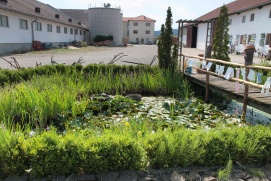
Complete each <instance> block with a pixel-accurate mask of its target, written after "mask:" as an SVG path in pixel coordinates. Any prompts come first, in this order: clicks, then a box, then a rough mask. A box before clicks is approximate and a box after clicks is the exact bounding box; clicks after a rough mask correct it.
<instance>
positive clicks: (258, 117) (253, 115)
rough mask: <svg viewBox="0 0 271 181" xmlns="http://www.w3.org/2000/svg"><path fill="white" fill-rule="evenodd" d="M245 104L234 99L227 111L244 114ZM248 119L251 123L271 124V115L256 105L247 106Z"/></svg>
mask: <svg viewBox="0 0 271 181" xmlns="http://www.w3.org/2000/svg"><path fill="white" fill-rule="evenodd" d="M242 110H243V105H242V103H240V102H237V101H235V100H232V101H231V102H230V103H229V104H228V105H227V109H226V110H225V112H228V113H229V114H237V115H239V116H241V115H242ZM246 121H247V122H249V123H251V124H264V125H269V124H271V115H270V114H267V113H265V112H263V111H261V110H258V109H256V108H254V107H251V106H248V107H247V114H246Z"/></svg>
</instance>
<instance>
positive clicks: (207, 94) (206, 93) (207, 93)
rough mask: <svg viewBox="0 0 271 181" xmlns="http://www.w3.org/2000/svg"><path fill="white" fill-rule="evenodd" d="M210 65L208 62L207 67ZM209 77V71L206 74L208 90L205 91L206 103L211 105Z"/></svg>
mask: <svg viewBox="0 0 271 181" xmlns="http://www.w3.org/2000/svg"><path fill="white" fill-rule="evenodd" d="M207 64H208V62H207V61H206V65H207ZM209 77H210V74H209V73H208V71H207V72H206V90H205V102H206V103H209Z"/></svg>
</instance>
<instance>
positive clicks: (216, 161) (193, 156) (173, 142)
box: [0, 124, 271, 178]
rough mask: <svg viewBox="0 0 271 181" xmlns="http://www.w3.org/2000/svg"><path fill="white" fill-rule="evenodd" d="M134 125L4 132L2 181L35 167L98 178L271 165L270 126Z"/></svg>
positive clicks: (37, 173)
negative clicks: (191, 168) (97, 129)
mask: <svg viewBox="0 0 271 181" xmlns="http://www.w3.org/2000/svg"><path fill="white" fill-rule="evenodd" d="M139 130H142V129H140V125H139V124H138V125H136V124H132V125H128V128H127V127H125V126H124V127H118V128H115V129H111V130H104V131H103V133H98V134H97V133H96V132H95V131H94V130H92V131H89V133H86V132H84V133H79V132H71V133H67V134H66V135H64V136H63V135H59V134H57V133H56V132H55V131H54V130H52V131H49V132H43V133H42V134H37V135H36V136H33V137H30V136H28V135H24V134H23V133H18V132H16V133H10V132H8V131H5V130H3V129H0V139H1V142H0V153H1V154H0V164H1V166H0V178H4V177H7V176H8V175H11V174H15V173H19V174H23V173H24V171H25V170H27V169H30V168H32V171H31V176H33V177H44V176H48V175H59V174H62V175H63V174H70V173H79V172H80V173H98V172H103V171H112V170H119V169H135V170H138V169H141V168H146V166H147V163H148V164H149V166H150V167H152V168H166V167H178V166H179V167H187V166H214V165H216V166H219V165H220V166H222V165H225V164H226V163H227V161H228V160H229V158H231V159H232V160H233V161H238V162H239V163H241V164H255V163H257V164H267V163H270V161H271V130H270V127H264V126H255V127H245V128H244V127H243V128H239V127H233V128H224V129H221V130H220V129H215V130H211V131H209V132H207V131H204V130H197V131H194V130H187V129H185V128H175V130H169V129H168V130H164V131H162V130H160V131H156V132H155V133H153V132H152V131H151V130H149V129H148V130H145V131H144V130H142V132H141V131H139Z"/></svg>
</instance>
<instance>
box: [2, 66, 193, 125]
mask: <svg viewBox="0 0 271 181" xmlns="http://www.w3.org/2000/svg"><path fill="white" fill-rule="evenodd" d="M90 68H91V69H90ZM51 69H52V70H50V71H49V70H48V69H45V70H47V71H45V72H46V73H45V75H43V76H39V75H36V74H33V75H31V76H30V77H31V79H30V80H28V81H21V82H20V83H17V84H11V85H9V86H8V85H6V86H5V88H4V89H2V90H1V92H0V97H1V100H0V117H1V120H0V122H4V123H5V125H12V124H16V123H19V124H26V123H30V124H31V125H32V126H35V127H37V128H38V127H40V128H43V127H45V126H47V125H49V124H51V123H53V122H55V121H58V118H59V115H67V114H69V113H72V114H73V116H75V115H78V114H82V113H83V112H84V111H85V109H86V106H87V104H88V103H89V101H90V98H91V95H93V94H98V93H107V94H113V95H114V94H119V95H126V94H129V93H139V94H143V95H144V94H145V95H146V94H147V95H174V94H176V95H178V96H179V97H180V98H183V99H185V98H188V97H189V96H190V95H191V93H190V89H189V86H188V83H187V82H186V81H185V80H184V79H183V78H182V76H181V75H179V74H178V73H177V72H175V73H172V72H163V71H160V70H159V69H157V68H155V67H154V68H153V69H152V68H144V67H137V68H136V67H130V66H127V67H126V66H124V67H118V66H117V67H115V66H103V65H102V66H98V65H93V66H91V67H90V66H89V67H86V68H85V69H82V67H80V66H79V67H77V68H76V67H75V68H74V67H69V68H67V67H65V66H64V65H61V66H56V67H53V68H51ZM39 70H43V69H41V68H40V69H39ZM124 70H125V71H124ZM48 72H50V73H48ZM52 72H55V73H52ZM46 74H48V75H46ZM28 78H29V77H28ZM25 79H27V78H25Z"/></svg>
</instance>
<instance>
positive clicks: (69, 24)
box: [0, 0, 88, 54]
mask: <svg viewBox="0 0 271 181" xmlns="http://www.w3.org/2000/svg"><path fill="white" fill-rule="evenodd" d="M87 32H88V29H87V28H86V27H85V26H84V25H83V24H82V23H81V22H79V21H78V20H76V19H74V18H72V17H71V16H69V15H67V14H65V13H63V12H61V11H59V10H57V9H55V8H53V7H52V6H50V5H48V4H43V3H41V2H39V1H36V0H23V1H22V0H0V54H3V53H10V52H13V50H18V49H20V48H25V49H27V50H31V49H32V42H33V41H41V42H51V43H53V45H54V46H58V45H59V44H60V43H63V42H71V41H74V40H76V41H83V40H86V38H87V37H88V35H87Z"/></svg>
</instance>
